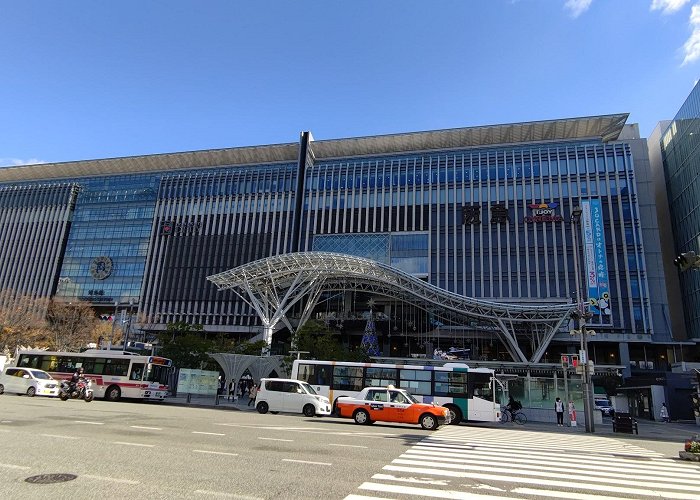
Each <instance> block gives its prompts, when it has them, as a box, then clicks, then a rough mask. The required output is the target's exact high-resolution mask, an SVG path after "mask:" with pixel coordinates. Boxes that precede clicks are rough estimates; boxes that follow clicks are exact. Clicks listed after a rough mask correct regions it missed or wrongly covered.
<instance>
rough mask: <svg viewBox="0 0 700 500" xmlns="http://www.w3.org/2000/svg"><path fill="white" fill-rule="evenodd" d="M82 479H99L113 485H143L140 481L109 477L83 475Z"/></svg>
mask: <svg viewBox="0 0 700 500" xmlns="http://www.w3.org/2000/svg"><path fill="white" fill-rule="evenodd" d="M81 477H86V478H88V479H97V480H99V481H112V482H113V483H123V484H141V483H139V482H138V481H133V480H131V479H119V478H116V477H107V476H95V475H93V474H82V475H81Z"/></svg>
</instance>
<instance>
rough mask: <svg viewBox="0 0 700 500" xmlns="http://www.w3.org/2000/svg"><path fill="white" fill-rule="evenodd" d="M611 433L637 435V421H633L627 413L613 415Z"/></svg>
mask: <svg viewBox="0 0 700 500" xmlns="http://www.w3.org/2000/svg"><path fill="white" fill-rule="evenodd" d="M613 432H622V433H625V434H632V433H634V434H639V429H638V428H637V421H636V420H635V419H633V418H632V417H631V416H630V414H629V413H620V412H617V413H615V416H614V417H613Z"/></svg>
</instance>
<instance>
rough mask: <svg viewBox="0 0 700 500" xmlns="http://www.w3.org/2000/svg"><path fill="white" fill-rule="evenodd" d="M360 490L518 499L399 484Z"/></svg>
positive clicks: (474, 499)
mask: <svg viewBox="0 0 700 500" xmlns="http://www.w3.org/2000/svg"><path fill="white" fill-rule="evenodd" d="M358 489H360V490H370V491H381V492H383V493H401V494H404V495H417V496H420V497H436V498H455V499H460V500H498V499H501V500H506V499H508V500H510V499H513V500H514V499H515V498H517V497H511V496H507V497H505V496H501V495H488V496H487V495H478V494H476V493H469V492H464V491H454V490H432V489H428V488H414V487H413V486H402V485H399V484H380V483H362V484H361V485H360V487H359V488H358Z"/></svg>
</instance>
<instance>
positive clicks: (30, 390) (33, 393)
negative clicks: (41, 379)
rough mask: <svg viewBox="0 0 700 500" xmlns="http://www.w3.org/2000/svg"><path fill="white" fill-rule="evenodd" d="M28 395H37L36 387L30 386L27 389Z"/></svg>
mask: <svg viewBox="0 0 700 500" xmlns="http://www.w3.org/2000/svg"><path fill="white" fill-rule="evenodd" d="M27 396H29V397H30V398H33V397H34V396H36V387H30V388H29V389H27Z"/></svg>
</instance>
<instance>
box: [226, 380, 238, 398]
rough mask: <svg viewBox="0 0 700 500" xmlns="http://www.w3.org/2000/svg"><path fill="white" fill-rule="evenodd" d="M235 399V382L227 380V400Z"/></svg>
mask: <svg viewBox="0 0 700 500" xmlns="http://www.w3.org/2000/svg"><path fill="white" fill-rule="evenodd" d="M232 399H233V400H234V401H235V400H236V382H235V381H234V380H233V379H232V380H229V382H228V400H229V401H231V400H232Z"/></svg>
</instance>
